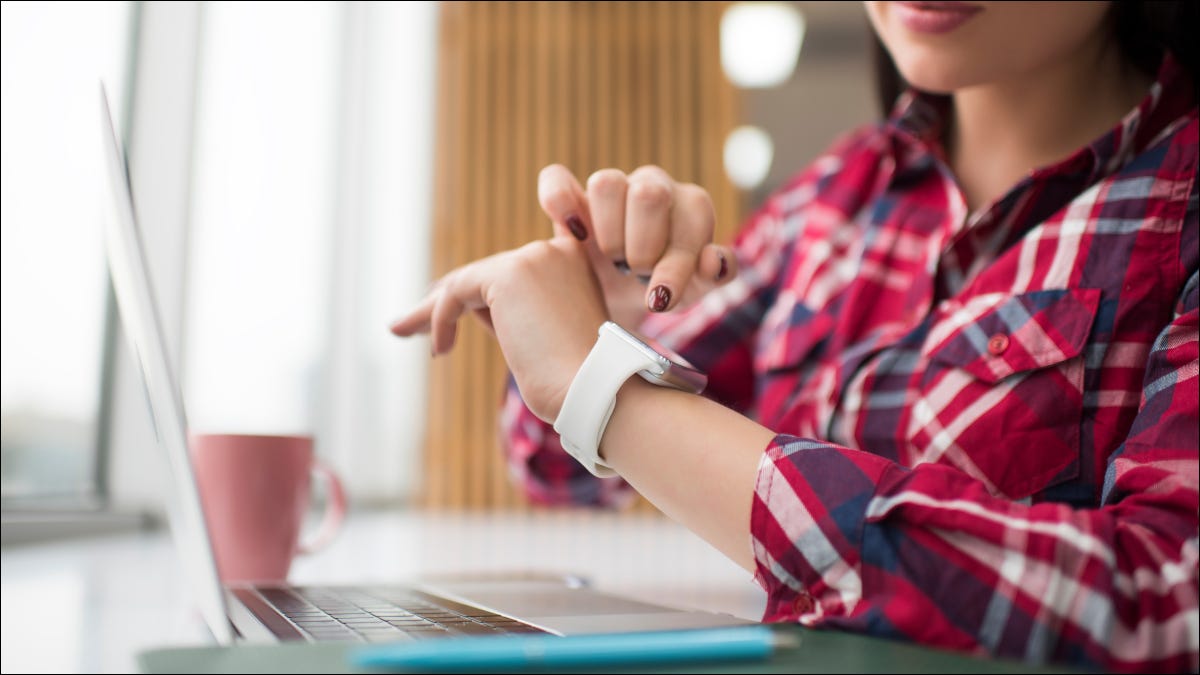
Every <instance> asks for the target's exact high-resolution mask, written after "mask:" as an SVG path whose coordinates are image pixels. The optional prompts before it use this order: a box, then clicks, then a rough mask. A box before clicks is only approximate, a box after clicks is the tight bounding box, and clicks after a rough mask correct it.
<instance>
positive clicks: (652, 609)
mask: <svg viewBox="0 0 1200 675" xmlns="http://www.w3.org/2000/svg"><path fill="white" fill-rule="evenodd" d="M100 108H101V121H102V126H103V130H102V135H103V143H104V151H105V157H106V162H105V163H106V166H107V173H108V178H109V183H110V186H109V187H110V191H109V192H110V197H111V199H110V200H109V202H110V209H109V214H108V216H109V217H108V218H107V219H106V222H105V250H106V255H107V259H108V266H109V274H110V275H111V277H112V284H113V289H114V291H115V293H116V298H117V306H118V308H119V310H120V315H121V320H122V323H123V325H124V327H125V333H126V335H127V336H128V339H129V345H130V347H131V349H132V351H133V355H134V357H135V361H136V363H137V365H138V368H139V370H140V375H141V381H142V384H143V386H144V387H145V393H146V399H147V401H148V403H149V407H150V413H151V419H152V423H153V425H154V429H155V433H156V435H157V439H158V445H159V447H160V449H161V451H162V452H164V453H166V456H167V460H168V461H167V463H168V466H169V470H170V473H171V480H172V487H173V489H172V490H169V491H168V492H169V494H170V497H169V498H168V503H167V504H166V507H167V516H168V520H169V523H170V527H171V533H172V537H173V539H174V542H175V546H176V548H177V549H178V552H179V557H180V559H181V561H182V564H183V567H184V570H183V571H184V578H185V580H186V582H187V583H188V585H189V586H190V588H191V589H193V594H194V601H195V603H196V604H197V606H198V608H199V610H200V613H201V615H202V616H203V619H204V622H205V624H206V625H207V626H208V629H209V630H210V631H211V633H212V636H213V638H214V639H215V640H216V641H217V642H218V643H219V644H221V645H230V644H235V643H239V642H255V643H263V642H325V641H348V642H384V641H406V640H426V639H436V638H442V637H450V636H461V635H492V634H500V633H549V634H553V635H570V634H583V633H604V632H628V631H638V630H667V629H685V628H706V627H717V626H731V625H743V624H750V623H753V622H750V621H746V620H744V619H741V618H738V617H734V616H731V615H725V614H716V613H709V612H701V611H695V610H680V609H676V608H671V607H664V606H660V605H655V604H651V603H646V602H641V601H638V600H635V599H632V598H625V597H621V596H618V595H612V594H607V593H603V592H601V591H598V590H596V589H593V588H590V587H588V586H587V585H586V584H585V583H581V582H578V581H577V580H575V579H572V578H570V577H536V576H532V577H531V576H521V577H517V576H514V577H512V578H505V577H489V578H486V579H485V580H469V579H462V580H457V581H436V582H435V581H425V582H414V583H413V584H411V585H405V586H386V587H381V586H378V585H369V586H363V587H349V586H337V587H313V586H291V585H275V586H259V585H222V584H221V582H220V579H219V577H218V575H217V568H216V563H215V560H214V557H213V552H212V547H211V544H210V541H209V538H208V529H207V526H206V524H205V520H204V512H203V510H202V509H201V507H200V496H199V493H198V491H197V488H196V481H195V477H194V475H193V471H192V465H191V462H190V460H189V453H188V441H187V416H186V414H185V412H184V405H183V396H182V393H181V390H180V388H179V383H178V380H177V379H176V377H175V374H174V373H173V372H172V369H171V364H170V361H169V360H168V359H167V350H166V341H165V340H164V338H163V331H162V322H161V319H160V315H159V312H158V308H157V304H156V302H155V293H154V289H153V285H152V283H151V278H150V275H149V270H148V267H147V264H146V257H145V249H144V247H143V245H142V237H141V231H140V229H139V225H138V222H137V217H136V212H135V209H134V202H133V194H132V188H131V186H130V181H129V174H128V170H127V167H126V164H125V149H124V145H123V144H122V142H121V140H120V136H119V134H118V133H117V131H116V128H115V126H114V124H113V119H112V114H111V112H110V109H109V105H108V98H107V95H106V94H105V91H104V87H103V84H101V87H100Z"/></svg>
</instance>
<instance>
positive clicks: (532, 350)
mask: <svg viewBox="0 0 1200 675" xmlns="http://www.w3.org/2000/svg"><path fill="white" fill-rule="evenodd" d="M468 310H470V311H471V312H473V313H474V314H475V315H476V316H477V317H478V318H479V319H480V320H482V321H483V322H484V324H485V325H487V326H488V327H489V328H490V329H491V330H492V332H493V334H494V335H495V336H496V340H497V341H498V342H499V343H500V349H501V351H502V352H504V360H505V361H507V362H508V367H509V369H510V370H511V371H512V374H513V377H514V378H515V379H516V382H517V386H518V388H520V390H521V397H522V398H523V399H524V401H525V404H526V405H527V406H529V409H530V410H531V411H532V412H533V413H534V414H535V415H537V416H538V417H539V418H541V419H542V420H545V421H547V422H553V421H554V419H555V418H556V417H558V411H559V408H561V407H562V401H563V398H564V397H565V396H566V395H567V388H568V387H570V386H571V381H572V380H573V379H574V378H575V373H576V372H577V371H578V370H579V366H580V365H581V364H582V363H583V360H584V358H586V357H587V355H588V352H589V351H591V348H592V345H594V344H595V343H596V331H597V330H598V329H599V328H600V324H602V323H604V321H605V320H606V319H607V318H608V315H607V314H606V312H605V307H604V299H603V297H602V296H601V293H600V286H599V284H598V282H597V280H596V277H595V275H594V274H593V273H592V268H591V266H590V265H589V264H588V252H587V246H586V244H584V243H581V242H578V241H576V240H575V239H573V238H570V237H556V238H554V239H551V240H548V241H535V242H533V243H530V244H526V245H525V246H523V247H521V248H519V249H515V250H512V251H506V252H504V253H498V254H496V255H493V256H491V257H488V258H484V259H482V260H477V261H475V262H473V263H471V264H469V265H465V266H463V267H460V268H458V269H456V270H454V271H453V272H450V273H449V274H447V275H446V276H444V277H442V278H441V280H439V281H438V282H437V283H436V284H435V285H434V287H433V288H432V289H431V290H430V292H429V294H428V295H427V296H425V298H424V299H423V300H422V301H421V302H420V303H419V304H418V305H417V307H416V308H415V309H413V310H412V311H411V312H409V313H408V314H407V315H406V316H404V317H402V318H400V319H399V320H398V321H396V322H395V323H394V324H392V332H393V333H395V334H396V335H399V336H401V337H408V336H410V335H415V334H417V333H429V335H430V338H431V342H432V351H433V354H434V355H437V354H442V353H445V352H448V351H450V349H452V348H453V347H454V339H455V336H456V335H457V332H458V319H459V317H461V316H462V315H463V313H465V312H467V311H468Z"/></svg>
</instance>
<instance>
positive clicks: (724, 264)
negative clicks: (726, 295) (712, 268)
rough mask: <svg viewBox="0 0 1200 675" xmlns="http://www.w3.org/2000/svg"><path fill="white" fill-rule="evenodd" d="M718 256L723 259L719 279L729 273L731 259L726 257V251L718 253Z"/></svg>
mask: <svg viewBox="0 0 1200 675" xmlns="http://www.w3.org/2000/svg"><path fill="white" fill-rule="evenodd" d="M717 257H718V258H720V259H721V269H719V270H717V281H720V280H721V279H724V278H725V275H726V274H729V261H728V260H726V259H725V254H724V253H718V254H717Z"/></svg>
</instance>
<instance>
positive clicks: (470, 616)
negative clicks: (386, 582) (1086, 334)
mask: <svg viewBox="0 0 1200 675" xmlns="http://www.w3.org/2000/svg"><path fill="white" fill-rule="evenodd" d="M258 593H259V594H260V595H261V596H262V597H263V598H264V599H266V601H267V602H269V603H270V604H271V605H272V606H273V607H274V608H275V610H276V611H278V612H279V613H280V614H282V615H283V616H284V617H286V618H287V620H288V621H289V622H290V623H291V624H292V625H293V626H295V628H297V629H298V630H299V632H300V633H301V634H302V635H303V637H304V638H305V639H307V640H312V641H319V642H325V641H330V640H334V641H364V642H393V641H405V640H427V639H432V638H441V637H451V636H462V635H500V634H505V633H544V632H545V631H543V630H542V629H540V628H536V627H534V626H530V625H529V624H525V623H522V622H520V621H517V620H516V619H512V618H509V617H506V616H502V615H500V614H493V613H491V612H488V611H486V610H482V609H479V608H477V607H471V606H469V605H463V604H461V603H457V602H454V601H452V600H448V599H446V598H439V597H436V596H433V595H430V594H428V593H423V592H421V591H416V590H407V589H366V588H364V589H358V588H337V589H321V588H305V587H293V588H260V589H258Z"/></svg>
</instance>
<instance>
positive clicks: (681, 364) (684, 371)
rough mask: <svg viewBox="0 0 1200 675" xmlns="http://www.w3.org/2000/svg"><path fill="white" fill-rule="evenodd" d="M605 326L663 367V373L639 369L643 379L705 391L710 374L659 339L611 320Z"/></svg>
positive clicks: (693, 391)
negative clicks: (697, 367)
mask: <svg viewBox="0 0 1200 675" xmlns="http://www.w3.org/2000/svg"><path fill="white" fill-rule="evenodd" d="M604 328H607V329H609V330H611V331H612V332H613V333H614V334H616V335H618V336H620V337H621V338H622V339H623V340H625V341H626V342H628V343H629V344H631V345H633V346H634V347H635V348H637V349H638V350H639V351H642V352H643V353H645V355H646V357H647V358H648V359H651V360H653V361H654V362H656V363H658V364H659V367H660V368H661V369H662V372H661V373H656V372H653V371H651V370H641V371H638V375H641V376H642V378H643V379H645V380H647V381H649V382H652V383H654V384H662V385H666V386H669V387H674V388H676V389H682V390H684V391H689V392H692V393H694V394H699V393H700V392H702V391H704V387H705V386H706V385H707V384H708V376H707V375H705V374H704V373H702V372H700V371H699V370H697V369H696V367H695V366H693V365H692V364H690V363H688V361H687V359H685V358H683V357H682V356H680V355H679V354H676V353H675V352H674V351H673V350H671V349H668V348H667V347H665V346H663V345H661V344H659V343H658V342H657V341H654V340H650V339H649V338H643V337H640V336H638V335H634V334H633V333H631V332H629V331H627V330H625V329H624V328H622V327H621V326H618V325H617V324H615V323H613V322H611V321H609V322H607V323H605V324H604Z"/></svg>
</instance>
